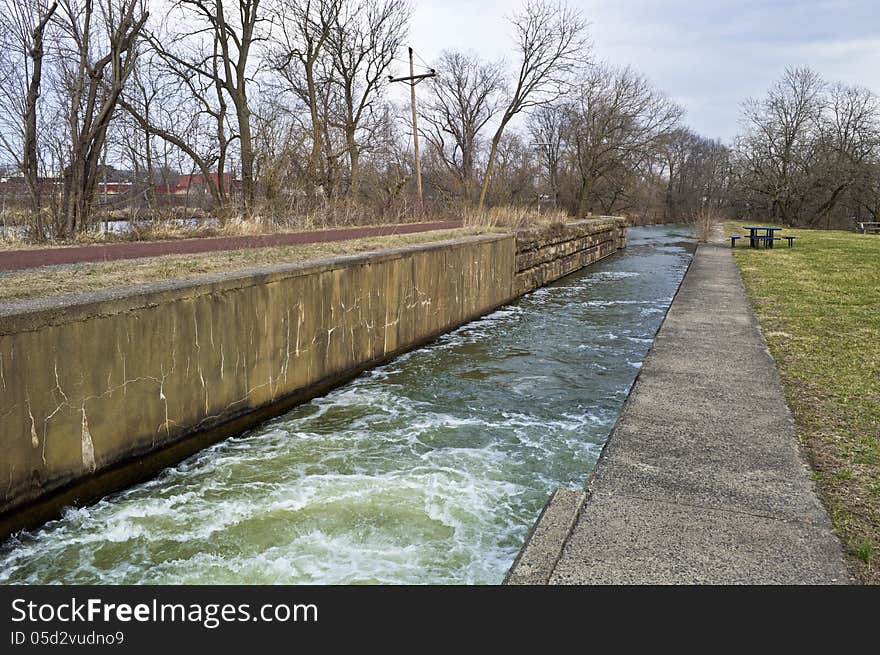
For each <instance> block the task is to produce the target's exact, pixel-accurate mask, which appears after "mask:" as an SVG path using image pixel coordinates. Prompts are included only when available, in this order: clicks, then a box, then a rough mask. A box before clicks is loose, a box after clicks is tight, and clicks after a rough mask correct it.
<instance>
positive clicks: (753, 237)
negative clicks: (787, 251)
mask: <svg viewBox="0 0 880 655" xmlns="http://www.w3.org/2000/svg"><path fill="white" fill-rule="evenodd" d="M743 229H744V230H748V232H749V246H751V247H752V248H758V247H760V245H761V244H762V243H763V244H764V247H765V248H772V247H773V242H774V241H780V240H781V238H782V237H777V236H776V235H775V234H774V233H775V232H781V231H782V228H781V227H766V226H764V225H743ZM762 232H763V234H762ZM789 245H791V244H789Z"/></svg>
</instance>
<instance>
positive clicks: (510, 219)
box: [464, 206, 571, 230]
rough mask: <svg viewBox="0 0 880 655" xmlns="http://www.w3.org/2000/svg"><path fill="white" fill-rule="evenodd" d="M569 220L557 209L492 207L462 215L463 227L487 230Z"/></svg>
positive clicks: (518, 227) (550, 223) (551, 223)
mask: <svg viewBox="0 0 880 655" xmlns="http://www.w3.org/2000/svg"><path fill="white" fill-rule="evenodd" d="M569 220H571V218H570V217H569V216H568V214H566V213H565V212H564V211H561V210H558V209H545V210H541V211H538V210H537V209H534V208H530V207H512V206H502V207H492V208H490V209H488V210H485V211H483V212H477V211H474V210H472V211H469V212H465V214H464V224H465V227H479V228H483V229H487V230H496V229H502V228H506V229H520V228H525V227H533V226H535V225H554V224H559V223H566V222H568V221H569Z"/></svg>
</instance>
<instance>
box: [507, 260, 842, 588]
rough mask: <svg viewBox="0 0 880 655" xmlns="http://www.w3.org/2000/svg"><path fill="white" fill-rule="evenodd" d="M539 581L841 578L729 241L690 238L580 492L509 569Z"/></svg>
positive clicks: (566, 498)
mask: <svg viewBox="0 0 880 655" xmlns="http://www.w3.org/2000/svg"><path fill="white" fill-rule="evenodd" d="M766 255H767V256H768V257H772V256H773V252H772V251H769V252H767V253H766ZM585 498H586V500H585ZM548 581H549V582H550V583H551V584H594V583H610V584H621V583H639V584H665V583H674V584H680V583H697V584H705V583H708V584H732V583H747V584H770V583H785V584H798V583H806V584H811V583H845V582H848V581H849V578H848V575H847V572H846V569H845V567H844V564H843V559H842V553H841V548H840V545H839V543H838V541H837V539H836V538H835V537H834V535H833V534H832V531H831V523H830V521H829V518H828V515H827V513H826V511H825V509H824V508H823V506H822V505H821V503H820V502H819V500H818V498H817V495H816V492H815V489H814V485H813V482H812V480H811V476H810V470H809V468H808V466H807V465H806V464H805V461H804V459H803V457H802V454H801V453H800V451H799V448H798V444H797V438H796V435H795V427H794V424H793V422H792V419H791V416H790V414H789V411H788V409H787V408H786V405H785V400H784V397H783V392H782V387H781V384H780V381H779V378H778V375H777V372H776V368H775V366H774V362H773V360H772V358H771V357H770V354H769V352H768V351H767V347H766V343H765V341H764V339H763V336H762V335H761V332H760V330H759V328H758V324H757V321H756V318H755V315H754V313H753V311H752V309H751V306H750V304H749V302H748V299H747V297H746V293H745V290H744V288H743V285H742V281H741V278H740V275H739V271H738V270H737V267H736V263H735V262H734V260H733V257H732V255H731V251H730V248H729V247H723V246H721V245H720V244H708V245H704V246H700V247H699V248H698V250H697V253H696V255H695V259H694V261H693V263H692V265H691V267H690V270H689V271H688V273H687V275H686V276H685V279H684V281H683V283H682V286H681V288H680V290H679V292H678V295H677V296H676V298H675V301H674V302H673V304H672V306H671V308H670V310H669V313H668V315H667V317H666V320H665V321H664V323H663V326H662V327H661V329H660V331H659V333H658V335H657V338H656V341H655V343H654V346H653V348H652V350H651V352H650V354H649V356H648V357H647V359H646V361H645V363H644V365H643V367H642V371H641V373H640V375H639V377H638V379H637V381H636V384H635V386H634V387H633V391H632V393H631V395H630V397H629V399H628V400H627V403H626V405H625V407H624V411H623V413H622V414H621V417H620V419H619V421H618V423H617V425H616V427H615V429H614V431H613V433H612V435H611V437H610V439H609V442H608V445H607V447H606V449H605V451H604V453H603V455H602V458H601V459H600V462H599V465H598V467H597V469H596V472H595V474H594V476H593V478H592V480H591V483H590V488H589V491H588V492H587V493H586V494H584V493H583V492H582V491H580V490H577V491H574V490H571V491H560V492H557V494H556V495H555V496H554V499H553V501H551V503H550V504H549V505H548V507H547V508H546V510H545V513H544V516H543V517H542V518H541V519H540V520H539V522H538V524H537V526H536V529H535V531H534V532H533V535H532V537H531V540H530V542H529V543H528V544H527V545H526V547H525V548H524V550H523V552H522V553H521V555H520V558H519V561H518V562H517V564H516V565H515V566H514V568H513V569H512V571H511V573H510V574H509V578H508V582H509V583H545V582H548Z"/></svg>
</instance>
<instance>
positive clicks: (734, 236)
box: [730, 234, 742, 248]
mask: <svg viewBox="0 0 880 655" xmlns="http://www.w3.org/2000/svg"><path fill="white" fill-rule="evenodd" d="M741 238H742V237H740V236H739V235H738V234H731V235H730V247H731V248H736V242H737V241H739V240H740V239H741Z"/></svg>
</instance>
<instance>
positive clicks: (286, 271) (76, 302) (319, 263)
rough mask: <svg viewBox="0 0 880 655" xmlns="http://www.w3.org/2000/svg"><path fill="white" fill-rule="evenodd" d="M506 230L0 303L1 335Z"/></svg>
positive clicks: (456, 244) (493, 237)
mask: <svg viewBox="0 0 880 655" xmlns="http://www.w3.org/2000/svg"><path fill="white" fill-rule="evenodd" d="M511 238H513V235H510V234H485V235H480V236H474V237H464V238H461V239H450V240H446V241H435V242H430V243H424V244H415V245H412V246H406V247H404V248H393V249H389V250H373V251H368V252H364V253H359V254H357V255H336V256H332V257H323V258H320V259H310V260H308V261H303V262H293V263H290V264H273V265H269V266H258V267H254V268H249V269H243V270H240V271H233V272H230V273H209V274H206V275H199V276H197V277H194V278H190V279H186V280H167V281H162V282H150V283H146V284H138V285H133V286H128V287H115V288H112V289H102V290H101V291H91V292H87V293H71V294H65V295H62V296H50V297H46V298H33V299H28V300H17V301H13V302H0V335H5V334H18V333H21V332H29V331H33V330H39V329H41V328H44V327H48V326H51V325H63V324H64V323H70V322H74V321H82V320H86V319H90V318H96V317H100V316H109V315H114V314H118V313H120V312H128V311H132V310H136V309H143V308H146V307H155V306H156V305H159V304H162V303H168V302H173V301H176V300H189V299H195V298H199V297H201V296H207V295H212V294H221V293H226V292H229V291H237V290H240V289H246V288H249V287H256V286H265V285H268V284H272V283H277V282H283V281H285V280H289V279H292V278H298V277H305V276H309V275H316V274H319V273H325V272H330V271H335V270H339V269H344V268H351V267H356V266H363V265H367V264H370V265H376V264H383V263H386V262H391V261H394V260H399V259H405V258H408V257H411V256H412V255H414V254H417V253H431V252H435V251H443V250H447V251H448V250H456V249H461V248H466V247H471V246H473V245H474V244H481V243H494V242H498V241H503V240H505V239H511Z"/></svg>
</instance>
